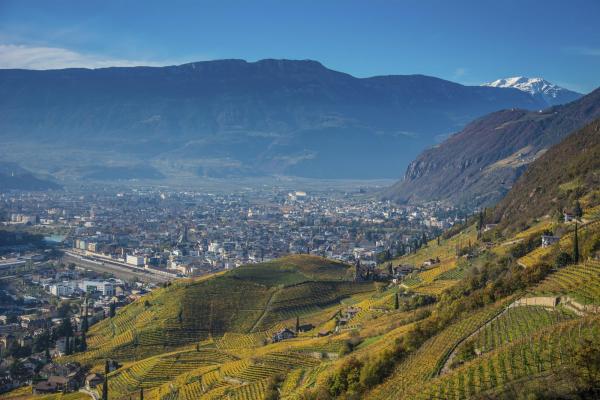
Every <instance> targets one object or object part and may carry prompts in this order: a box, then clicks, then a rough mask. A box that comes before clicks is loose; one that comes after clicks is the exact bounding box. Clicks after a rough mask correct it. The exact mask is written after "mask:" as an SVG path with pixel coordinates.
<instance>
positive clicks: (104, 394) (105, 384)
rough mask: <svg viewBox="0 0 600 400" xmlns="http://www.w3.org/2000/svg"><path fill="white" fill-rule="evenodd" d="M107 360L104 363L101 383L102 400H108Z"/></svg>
mask: <svg viewBox="0 0 600 400" xmlns="http://www.w3.org/2000/svg"><path fill="white" fill-rule="evenodd" d="M108 372H109V368H108V360H106V361H105V362H104V382H103V383H102V400H108Z"/></svg>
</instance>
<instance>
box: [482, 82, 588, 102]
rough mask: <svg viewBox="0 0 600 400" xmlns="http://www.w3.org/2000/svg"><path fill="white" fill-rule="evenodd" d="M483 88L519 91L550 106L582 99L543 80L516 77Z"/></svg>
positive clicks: (487, 84)
mask: <svg viewBox="0 0 600 400" xmlns="http://www.w3.org/2000/svg"><path fill="white" fill-rule="evenodd" d="M482 86H491V87H499V88H514V89H518V90H521V91H523V92H526V93H529V94H530V95H532V96H534V97H541V98H543V99H544V100H545V101H546V102H547V103H548V104H549V105H554V104H560V103H566V102H569V101H573V100H575V99H577V98H579V97H581V94H579V93H575V92H573V91H570V90H568V89H565V88H562V87H560V86H557V85H555V84H553V83H550V82H548V81H547V80H545V79H543V78H527V77H524V76H514V77H512V78H504V79H498V80H496V81H494V82H490V83H484V84H483V85H482Z"/></svg>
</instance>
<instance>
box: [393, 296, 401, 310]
mask: <svg viewBox="0 0 600 400" xmlns="http://www.w3.org/2000/svg"><path fill="white" fill-rule="evenodd" d="M399 308H400V301H399V300H398V293H396V296H394V310H397V309H399Z"/></svg>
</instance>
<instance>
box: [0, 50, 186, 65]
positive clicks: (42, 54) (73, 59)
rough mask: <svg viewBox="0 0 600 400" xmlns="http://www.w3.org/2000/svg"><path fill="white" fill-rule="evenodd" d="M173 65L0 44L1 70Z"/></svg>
mask: <svg viewBox="0 0 600 400" xmlns="http://www.w3.org/2000/svg"><path fill="white" fill-rule="evenodd" d="M173 64H177V63H175V62H167V61H164V62H156V61H144V60H127V59H118V58H110V57H103V56H99V55H94V54H82V53H78V52H76V51H73V50H68V49H64V48H60V47H35V46H25V45H14V44H0V68H23V69H60V68H104V67H132V66H139V65H146V66H162V65H173Z"/></svg>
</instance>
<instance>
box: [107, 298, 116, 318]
mask: <svg viewBox="0 0 600 400" xmlns="http://www.w3.org/2000/svg"><path fill="white" fill-rule="evenodd" d="M116 310H117V304H116V303H115V302H114V301H113V302H111V303H110V308H109V313H108V316H109V317H110V318H112V317H114V316H115V314H116Z"/></svg>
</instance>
